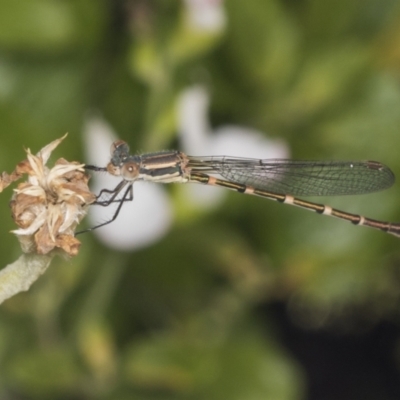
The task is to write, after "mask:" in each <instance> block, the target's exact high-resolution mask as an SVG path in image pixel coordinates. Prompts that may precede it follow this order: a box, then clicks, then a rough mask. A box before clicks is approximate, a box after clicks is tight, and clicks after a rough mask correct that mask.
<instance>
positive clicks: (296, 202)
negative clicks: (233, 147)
mask: <svg viewBox="0 0 400 400" xmlns="http://www.w3.org/2000/svg"><path fill="white" fill-rule="evenodd" d="M86 168H87V169H90V170H93V171H107V172H109V173H110V174H112V175H115V176H120V177H121V178H122V179H123V180H122V181H121V182H120V183H119V184H118V186H117V187H116V188H115V189H113V190H108V189H103V190H102V191H101V192H100V193H99V195H98V197H97V202H96V204H98V205H102V206H108V205H110V204H111V203H114V202H117V203H119V205H118V207H117V210H116V213H115V214H114V216H113V218H112V219H111V220H110V221H107V222H105V223H103V224H101V225H98V226H96V227H94V228H91V229H88V231H90V230H93V229H96V228H99V227H100V226H104V225H106V224H108V223H110V222H112V221H113V220H115V218H116V217H117V216H118V213H119V211H120V209H121V207H122V205H123V203H124V202H125V201H129V200H132V199H133V189H132V185H133V183H134V182H135V181H137V180H144V181H151V182H157V183H187V182H193V183H200V184H203V185H209V186H219V187H224V188H226V189H230V190H235V191H237V192H239V193H244V194H250V195H255V196H259V197H263V198H267V199H270V200H275V201H278V202H280V203H283V204H288V205H292V206H297V207H300V208H303V209H306V210H310V211H314V212H316V213H318V214H321V215H328V216H331V217H335V218H339V219H343V220H346V221H349V222H351V223H353V224H354V225H360V226H369V227H371V228H374V229H379V230H382V231H384V232H387V233H390V234H392V235H395V236H398V237H400V223H390V222H384V221H378V220H374V219H371V218H367V217H363V216H361V215H357V214H352V213H348V212H345V211H341V210H337V209H335V208H332V207H330V206H328V205H324V204H318V203H314V202H311V201H306V200H302V199H300V198H298V197H295V196H328V195H331V196H338V195H346V194H364V193H370V192H375V191H379V190H383V189H387V188H388V187H390V186H391V185H392V184H393V183H394V175H393V172H392V171H391V170H390V169H389V168H388V167H386V166H385V165H383V164H381V163H379V162H377V161H293V160H284V159H277V160H274V159H272V160H260V159H249V158H239V157H228V156H210V157H208V156H207V157H192V156H187V155H185V154H184V153H182V152H180V151H163V152H158V153H149V154H143V155H136V156H133V155H130V154H129V146H128V145H127V144H126V143H125V142H124V141H121V140H120V141H116V142H114V143H113V144H112V146H111V161H110V162H109V164H108V165H107V167H106V168H103V167H95V166H86ZM213 175H216V176H213ZM121 193H122V197H120V198H118V196H119V195H120V194H121ZM105 194H107V195H108V196H109V198H108V199H106V200H101V197H102V196H103V195H105Z"/></svg>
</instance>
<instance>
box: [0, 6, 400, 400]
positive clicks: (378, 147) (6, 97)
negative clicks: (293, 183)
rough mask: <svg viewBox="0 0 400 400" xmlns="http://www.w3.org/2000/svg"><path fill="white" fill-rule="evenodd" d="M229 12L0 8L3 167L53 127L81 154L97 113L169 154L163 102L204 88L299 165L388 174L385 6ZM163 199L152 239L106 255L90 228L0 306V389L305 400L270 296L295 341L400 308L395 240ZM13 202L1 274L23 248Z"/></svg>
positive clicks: (399, 92) (228, 115) (224, 115)
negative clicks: (379, 169) (198, 20)
mask: <svg viewBox="0 0 400 400" xmlns="http://www.w3.org/2000/svg"><path fill="white" fill-rule="evenodd" d="M224 6H225V11H226V26H224V27H222V28H221V29H220V30H217V31H214V32H209V31H208V32H202V31H201V30H200V31H199V30H196V29H194V28H193V26H190V24H189V22H188V15H187V10H186V9H185V8H184V2H169V1H166V0H155V1H115V2H113V1H109V2H105V1H100V0H84V1H73V0H70V1H68V0H62V1H51V0H18V1H15V0H14V1H12V0H7V1H2V2H1V4H0V143H1V145H0V167H1V170H2V171H3V170H7V171H11V170H12V169H13V167H14V166H15V164H16V163H17V162H19V161H20V160H22V159H23V157H24V153H23V147H29V148H31V149H32V151H33V152H34V151H36V150H38V149H40V148H41V147H42V146H43V145H44V144H46V143H48V142H50V141H51V140H54V139H55V138H57V137H60V136H61V135H62V134H64V133H65V132H66V131H68V132H69V137H68V139H67V140H66V141H65V143H64V144H63V150H62V151H63V152H64V153H62V151H61V150H59V149H58V150H57V152H58V154H59V155H60V156H61V155H62V156H64V157H65V158H68V159H77V160H81V161H83V149H82V146H83V143H82V135H81V132H82V130H83V125H84V122H85V118H86V116H87V113H88V111H89V112H90V111H93V110H95V111H99V112H100V113H101V114H102V115H104V116H105V118H106V119H107V120H108V121H109V122H110V123H111V124H112V125H113V126H114V128H116V129H117V131H118V132H119V134H120V136H121V137H122V138H123V139H124V140H127V141H128V142H129V143H130V145H131V148H132V149H133V151H134V152H136V151H142V150H153V151H157V150H160V149H165V148H173V147H175V146H176V142H177V139H176V134H177V121H176V101H177V98H178V95H179V93H180V92H181V91H182V89H183V88H185V87H187V86H188V85H189V84H192V83H201V84H205V85H208V86H209V87H210V89H211V91H210V92H211V94H212V104H211V109H210V121H211V122H212V124H213V126H218V125H222V124H238V125H244V126H248V127H251V128H257V129H260V130H262V131H263V132H266V134H267V133H268V134H269V135H270V136H272V137H275V138H278V137H279V138H282V139H284V140H286V141H287V143H288V144H289V146H290V148H291V149H292V152H293V155H294V157H295V158H303V159H318V158H321V159H329V158H331V159H336V158H337V159H358V158H360V159H377V160H379V161H382V162H384V163H386V164H388V165H389V166H390V167H391V168H392V169H393V171H394V172H395V173H396V174H397V175H398V174H399V171H400V158H399V156H398V151H397V145H398V144H399V146H400V135H399V126H400V117H399V116H400V113H399V109H400V89H399V88H400V86H399V78H400V52H399V50H398V49H399V48H400V30H399V28H398V26H399V22H400V8H399V5H398V2H396V1H389V0H385V1H380V0H368V1H359V0H341V1H335V2H333V1H330V2H329V1H328V2H323V1H318V0H313V1H284V0H248V1H246V2H243V1H241V0H226V1H225V5H224ZM169 190H170V192H169V193H170V196H171V200H172V201H173V204H174V207H175V209H176V214H177V218H176V221H175V225H174V226H173V229H172V230H171V231H170V232H168V234H167V236H166V237H165V238H163V239H162V240H161V241H160V242H159V243H157V244H155V245H153V246H151V247H150V248H147V249H143V250H141V251H137V252H134V253H126V254H121V253H118V252H116V251H113V250H110V249H107V248H105V246H103V245H101V244H100V243H99V242H97V241H96V239H95V238H94V237H93V235H91V234H88V235H86V236H84V237H82V241H83V244H82V248H81V252H80V254H79V255H78V256H77V257H76V258H74V259H72V260H58V262H56V263H55V265H53V266H52V268H51V269H50V270H49V271H48V272H47V273H46V274H45V275H44V276H43V277H42V278H41V279H40V280H39V281H38V282H37V283H36V284H35V285H34V286H33V287H32V289H31V290H30V291H29V292H28V293H24V294H20V295H18V296H16V297H15V298H13V299H10V300H8V301H7V302H6V303H4V304H3V305H2V307H1V309H0V397H2V398H7V399H19V398H24V399H64V398H90V399H141V400H146V399H149V400H153V399H154V400H155V399H157V400H168V399H193V400H200V399H207V400H213V399H215V400H217V399H231V400H258V399H260V400H265V399H274V400H291V399H301V398H305V397H306V392H307V390H306V388H305V387H306V384H307V381H306V379H305V377H304V373H303V371H302V369H301V367H300V366H299V365H298V364H297V362H296V361H295V360H294V357H292V356H291V355H290V353H289V351H288V350H287V349H285V348H284V346H283V344H281V342H282V341H281V337H280V333H279V332H278V331H274V330H273V329H272V327H271V325H272V324H273V323H272V322H271V321H272V319H271V320H269V319H268V318H267V317H265V319H264V318H260V316H259V314H257V313H256V311H255V310H256V308H257V306H259V305H260V304H263V305H264V306H266V307H268V306H269V305H270V304H271V303H273V302H275V301H282V302H285V304H287V306H288V314H289V315H290V318H292V320H293V321H295V322H296V323H297V324H299V325H300V326H302V327H304V328H305V329H315V328H322V329H328V328H329V327H332V326H333V327H335V326H345V328H346V329H348V330H351V329H352V327H354V325H357V321H353V320H352V318H353V317H354V315H358V314H362V315H360V319H362V320H363V321H368V322H369V324H370V325H373V324H374V323H376V322H377V321H380V320H382V319H392V318H393V319H394V318H396V317H397V316H398V309H397V305H398V301H399V297H400V289H399V288H400V285H399V284H398V259H399V254H398V249H399V241H398V239H397V238H394V237H390V236H389V235H384V234H383V233H380V232H375V231H368V229H364V228H355V227H353V226H351V225H350V224H346V223H344V222H342V221H335V220H332V219H329V218H323V217H320V216H317V215H312V214H310V213H307V212H304V211H302V210H298V209H295V208H290V207H286V206H282V205H279V204H274V203H268V202H266V201H265V200H262V199H257V198H251V197H250V196H239V195H237V194H231V195H230V196H229V197H228V199H227V200H226V201H225V203H224V205H223V206H220V207H218V208H216V209H214V210H211V211H198V210H193V208H191V205H188V204H185V203H184V200H182V199H183V197H182V192H181V188H179V187H178V188H172V189H169ZM10 192H11V191H10V190H8V191H7V192H5V193H2V196H1V197H0V205H1V207H0V220H1V221H2V224H1V226H2V229H1V232H0V235H1V240H0V254H1V255H2V257H1V261H2V265H6V264H8V263H10V262H11V261H13V260H14V259H15V258H16V257H17V254H18V253H19V249H18V244H17V243H16V241H15V239H14V238H13V237H12V236H11V235H9V234H8V231H9V230H11V229H13V225H12V222H11V221H10V217H9V209H8V201H9V197H10ZM399 198H400V189H399V185H397V186H396V187H395V188H393V189H391V190H390V191H387V192H384V193H381V194H373V195H370V196H365V197H357V198H350V197H349V198H345V199H335V200H334V201H333V202H331V201H329V202H328V203H329V204H332V206H335V207H337V208H343V209H345V210H348V211H350V212H354V213H361V214H363V215H364V214H365V215H368V216H371V217H375V218H377V219H383V220H393V221H396V220H400V212H399V209H400V208H399V203H398V201H397V200H398V199H399ZM323 200H324V201H325V200H326V199H323ZM131 206H133V207H134V203H133V204H132V205H131ZM149 218H151V215H149ZM132 229H135V227H132ZM358 311H359V313H358ZM349 316H350V317H351V318H350V317H349ZM266 326H268V327H269V328H268V329H266V328H265V327H266Z"/></svg>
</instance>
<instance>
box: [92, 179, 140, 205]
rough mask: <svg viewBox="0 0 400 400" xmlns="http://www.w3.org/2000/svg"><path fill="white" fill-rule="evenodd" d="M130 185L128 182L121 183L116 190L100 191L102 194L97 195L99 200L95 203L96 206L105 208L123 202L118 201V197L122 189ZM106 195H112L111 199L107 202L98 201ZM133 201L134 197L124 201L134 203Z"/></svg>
mask: <svg viewBox="0 0 400 400" xmlns="http://www.w3.org/2000/svg"><path fill="white" fill-rule="evenodd" d="M127 184H128V181H121V182H120V183H119V184H118V185H117V186H116V187H115V188H114V189H112V190H111V189H102V190H101V191H100V193H99V194H98V195H97V200H96V202H95V203H93V204H94V205H98V206H103V207H107V206H109V205H110V204H111V203H119V202H121V201H122V199H116V197H117V196H118V195H119V194H120V193H121V191H122V189H123V188H124V187H125V186H126V185H127ZM104 193H108V194H111V197H110V198H109V199H107V200H104V201H99V200H98V199H100V198H101V197H102V196H103V194H104ZM132 200H133V196H132V197H131V198H129V199H124V201H132Z"/></svg>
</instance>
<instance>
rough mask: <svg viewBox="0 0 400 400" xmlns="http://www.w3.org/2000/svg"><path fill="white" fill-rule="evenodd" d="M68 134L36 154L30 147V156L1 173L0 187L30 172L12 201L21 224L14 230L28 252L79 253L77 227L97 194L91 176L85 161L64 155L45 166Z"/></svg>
mask: <svg viewBox="0 0 400 400" xmlns="http://www.w3.org/2000/svg"><path fill="white" fill-rule="evenodd" d="M65 137H66V135H64V136H63V137H62V138H60V139H57V140H55V141H53V142H51V143H49V144H48V145H47V146H45V147H44V148H43V149H42V150H40V151H39V153H37V154H36V155H33V154H32V153H31V152H30V150H29V149H27V150H26V153H27V160H24V161H22V162H21V163H19V164H18V165H17V167H16V169H15V171H14V172H12V173H11V174H10V175H9V174H7V173H3V174H2V175H1V179H0V191H1V190H3V189H4V188H5V187H7V186H8V185H9V184H10V183H12V182H14V181H15V180H17V179H19V178H20V177H21V176H22V175H23V174H27V175H28V180H27V181H26V182H23V183H20V184H19V185H18V187H17V188H16V189H14V192H15V193H14V195H13V198H12V200H11V204H10V205H11V210H12V216H13V219H14V221H15V222H16V224H17V225H18V226H19V229H17V230H14V231H12V233H14V234H15V235H17V237H18V239H19V241H20V243H21V247H22V250H23V251H24V252H25V253H37V254H48V253H49V252H51V251H52V250H53V249H56V248H58V249H62V250H63V251H64V252H65V253H66V254H68V255H71V256H73V255H76V254H77V253H78V250H79V246H80V242H79V240H77V239H76V238H75V236H74V231H75V228H76V226H77V225H78V223H79V222H80V221H81V219H82V218H83V217H84V216H85V214H86V210H87V206H88V205H89V204H91V203H93V202H94V201H95V199H96V197H95V195H94V194H93V193H91V192H90V191H89V188H88V186H87V183H88V180H89V177H88V176H87V175H86V174H85V170H84V168H83V167H84V164H79V163H77V162H68V161H66V160H65V159H63V158H61V159H59V160H58V161H57V162H56V163H55V165H54V167H53V168H51V169H49V168H48V167H47V166H46V163H47V161H48V159H49V157H50V155H51V153H52V151H53V150H54V149H55V148H56V147H57V146H58V145H59V144H60V143H61V142H62V140H63V139H64V138H65Z"/></svg>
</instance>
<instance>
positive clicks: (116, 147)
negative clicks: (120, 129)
mask: <svg viewBox="0 0 400 400" xmlns="http://www.w3.org/2000/svg"><path fill="white" fill-rule="evenodd" d="M110 153H111V156H114V155H117V156H121V155H123V154H126V155H128V154H129V146H128V143H126V142H125V141H123V140H116V141H115V142H114V143H113V144H112V145H111V147H110Z"/></svg>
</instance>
